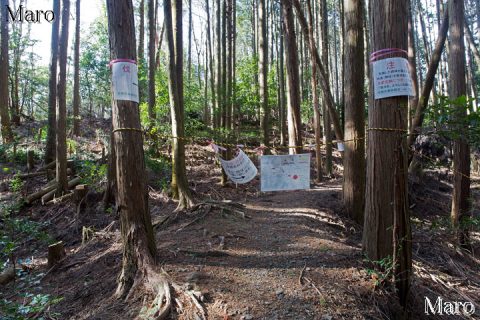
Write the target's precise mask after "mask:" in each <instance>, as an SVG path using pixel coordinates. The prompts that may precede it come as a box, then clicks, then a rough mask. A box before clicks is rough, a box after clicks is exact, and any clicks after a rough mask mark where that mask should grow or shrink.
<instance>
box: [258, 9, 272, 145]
mask: <svg viewBox="0 0 480 320" xmlns="http://www.w3.org/2000/svg"><path fill="white" fill-rule="evenodd" d="M265 1H266V0H260V1H259V5H258V20H259V30H258V34H259V37H258V41H259V47H260V49H259V54H258V81H259V84H260V87H259V90H260V95H259V96H260V123H261V128H262V129H261V130H262V142H263V144H264V145H265V146H267V147H268V146H269V144H270V141H269V140H270V139H269V134H270V119H269V115H270V110H269V109H270V108H269V106H268V38H267V17H266V7H265Z"/></svg>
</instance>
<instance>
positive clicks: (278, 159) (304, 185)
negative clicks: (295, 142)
mask: <svg viewBox="0 0 480 320" xmlns="http://www.w3.org/2000/svg"><path fill="white" fill-rule="evenodd" d="M260 170H261V178H260V182H261V190H262V191H264V192H265V191H283V190H305V189H310V154H309V153H307V154H295V155H281V156H262V157H261V159H260Z"/></svg>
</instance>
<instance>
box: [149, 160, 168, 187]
mask: <svg viewBox="0 0 480 320" xmlns="http://www.w3.org/2000/svg"><path fill="white" fill-rule="evenodd" d="M145 165H146V166H147V168H148V169H150V170H152V171H153V173H155V174H156V175H158V176H159V177H160V178H159V180H158V182H155V183H154V185H155V186H156V187H159V188H160V189H162V190H164V191H166V190H167V189H168V188H169V186H170V179H171V175H172V163H171V162H170V161H168V159H165V158H153V157H151V156H150V155H148V154H147V155H146V156H145Z"/></svg>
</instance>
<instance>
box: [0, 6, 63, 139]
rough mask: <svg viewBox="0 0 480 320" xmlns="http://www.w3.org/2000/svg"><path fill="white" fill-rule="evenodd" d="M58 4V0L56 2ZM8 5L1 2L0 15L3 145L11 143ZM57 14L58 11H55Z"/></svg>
mask: <svg viewBox="0 0 480 320" xmlns="http://www.w3.org/2000/svg"><path fill="white" fill-rule="evenodd" d="M56 1H57V2H58V0H56ZM6 5H8V0H2V1H1V7H2V8H3V9H2V10H1V11H2V12H1V14H0V17H1V19H2V22H1V28H2V30H1V35H2V46H1V52H0V121H1V125H2V130H1V132H2V140H3V142H4V143H10V142H12V141H13V133H12V128H11V126H10V115H9V114H8V41H9V36H8V22H7V10H6V9H5V6H6ZM56 12H58V11H56Z"/></svg>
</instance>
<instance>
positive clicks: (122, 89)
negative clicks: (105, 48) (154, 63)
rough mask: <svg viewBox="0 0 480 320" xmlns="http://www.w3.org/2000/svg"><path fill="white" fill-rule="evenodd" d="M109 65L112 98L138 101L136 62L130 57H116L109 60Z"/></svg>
mask: <svg viewBox="0 0 480 320" xmlns="http://www.w3.org/2000/svg"><path fill="white" fill-rule="evenodd" d="M110 67H111V68H112V88H113V98H114V99H115V100H128V101H134V102H137V103H139V101H140V99H139V96H138V67H137V63H136V62H135V61H133V60H130V59H116V60H113V61H112V62H110Z"/></svg>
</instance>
